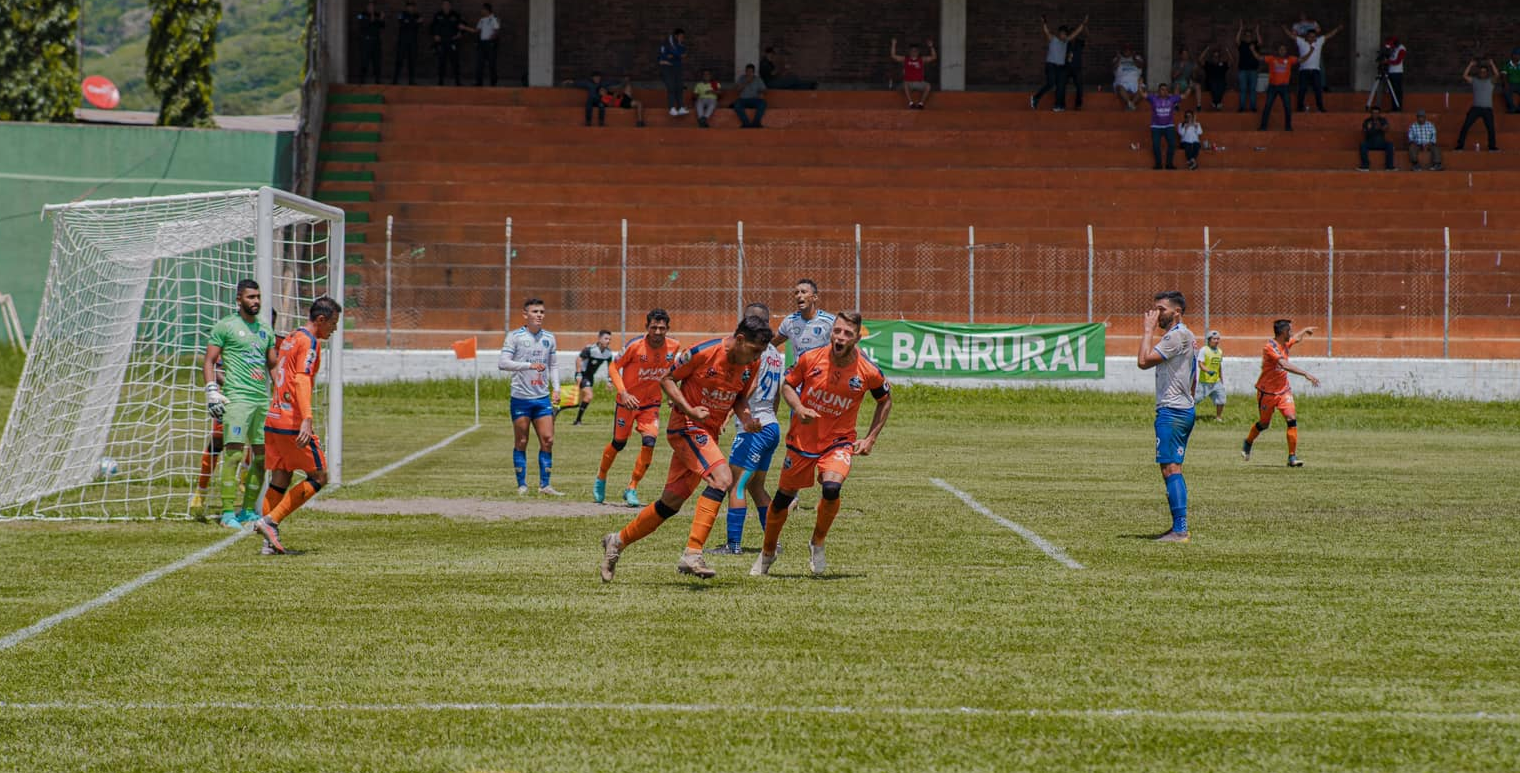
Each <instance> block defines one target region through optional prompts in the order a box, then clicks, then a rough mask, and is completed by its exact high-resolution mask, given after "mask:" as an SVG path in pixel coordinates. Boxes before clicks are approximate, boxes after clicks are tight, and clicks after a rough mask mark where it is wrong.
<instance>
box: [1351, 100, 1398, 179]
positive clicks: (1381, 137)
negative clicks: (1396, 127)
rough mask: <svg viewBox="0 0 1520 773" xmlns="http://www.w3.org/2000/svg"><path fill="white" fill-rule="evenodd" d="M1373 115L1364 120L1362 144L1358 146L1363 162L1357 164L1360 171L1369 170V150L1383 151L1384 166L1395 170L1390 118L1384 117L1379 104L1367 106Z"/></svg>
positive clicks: (1389, 169)
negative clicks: (1390, 138) (1389, 125)
mask: <svg viewBox="0 0 1520 773" xmlns="http://www.w3.org/2000/svg"><path fill="white" fill-rule="evenodd" d="M1367 110H1368V112H1370V113H1372V115H1369V116H1367V120H1365V121H1362V144H1361V145H1360V146H1359V147H1358V148H1357V152H1358V153H1360V154H1361V160H1362V163H1361V164H1360V165H1358V166H1357V168H1356V170H1357V171H1358V172H1365V171H1367V169H1368V167H1369V166H1370V162H1369V161H1368V159H1367V151H1369V150H1381V151H1383V167H1384V168H1385V169H1387V170H1388V171H1390V172H1391V171H1393V170H1394V169H1395V168H1396V167H1394V165H1393V143H1391V142H1389V141H1388V119H1387V118H1384V117H1383V109H1382V108H1380V107H1378V106H1377V105H1373V106H1372V107H1370V108H1367Z"/></svg>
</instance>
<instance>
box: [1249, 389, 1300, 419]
mask: <svg viewBox="0 0 1520 773" xmlns="http://www.w3.org/2000/svg"><path fill="white" fill-rule="evenodd" d="M1256 410H1258V411H1260V412H1261V420H1262V421H1271V420H1272V412H1273V411H1280V412H1281V413H1282V415H1283V418H1286V419H1292V418H1295V417H1296V416H1297V415H1298V409H1297V408H1296V407H1294V405H1293V393H1292V392H1283V393H1282V394H1280V395H1271V394H1267V393H1266V392H1262V391H1260V390H1257V392H1256Z"/></svg>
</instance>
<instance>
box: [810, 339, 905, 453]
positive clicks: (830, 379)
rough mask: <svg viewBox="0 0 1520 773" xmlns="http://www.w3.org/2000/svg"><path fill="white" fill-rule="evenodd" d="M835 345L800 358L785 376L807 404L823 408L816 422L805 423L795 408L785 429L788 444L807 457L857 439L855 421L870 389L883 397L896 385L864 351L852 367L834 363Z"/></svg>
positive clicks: (856, 352)
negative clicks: (789, 423) (889, 381)
mask: <svg viewBox="0 0 1520 773" xmlns="http://www.w3.org/2000/svg"><path fill="white" fill-rule="evenodd" d="M832 355H833V347H831V346H822V347H819V348H817V349H814V350H812V351H810V352H807V353H805V354H803V355H802V356H801V357H798V358H797V362H796V364H794V365H792V369H791V370H790V371H788V372H787V374H786V383H787V384H788V385H789V386H791V388H793V389H795V390H797V394H798V396H800V397H801V398H802V405H803V407H805V408H811V409H813V410H815V411H817V412H818V418H816V419H814V420H813V421H812V423H811V424H803V423H802V422H801V421H800V420H799V419H798V417H797V414H796V413H795V412H794V413H793V414H792V424H791V427H790V428H788V429H787V432H786V447H787V448H788V449H789V450H792V451H795V452H797V453H799V454H802V455H803V456H809V457H817V456H821V455H823V454H824V453H825V452H827V451H828V450H829V449H831V448H836V447H838V446H842V445H848V444H851V443H854V442H855V421H856V416H857V415H858V414H859V413H860V404H861V403H862V402H865V397H866V393H867V392H869V393H871V396H872V397H875V398H876V399H878V400H880V399H882V398H884V397H886V396H887V393H888V392H890V391H891V390H892V386H891V385H890V384H888V383H887V377H886V376H885V375H883V374H882V372H881V368H878V367H876V363H874V362H871V361H870V360H869V359H867V358H866V356H865V355H864V354H861V353H860V350H858V349H857V350H856V351H855V359H854V361H853V362H851V363H849V364H847V365H843V366H840V365H835V364H834V358H833V356H832Z"/></svg>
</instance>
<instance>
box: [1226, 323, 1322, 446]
mask: <svg viewBox="0 0 1520 773" xmlns="http://www.w3.org/2000/svg"><path fill="white" fill-rule="evenodd" d="M1312 335H1314V328H1312V327H1306V328H1304V329H1303V332H1301V333H1299V334H1298V335H1294V334H1293V320H1290V319H1279V320H1276V321H1274V322H1273V323H1272V340H1270V341H1268V342H1267V343H1266V345H1265V346H1263V347H1261V378H1258V379H1256V410H1257V412H1258V413H1259V414H1260V416H1259V417H1258V419H1257V422H1256V423H1255V424H1253V425H1251V431H1250V432H1249V433H1248V434H1247V435H1246V442H1244V443H1242V444H1241V446H1240V455H1241V456H1242V457H1244V458H1245V460H1246V461H1248V462H1249V461H1251V444H1252V443H1255V442H1256V438H1257V436H1258V435H1260V434H1261V433H1263V432H1265V431H1266V429H1267V427H1270V426H1272V412H1273V411H1281V412H1282V415H1283V420H1284V421H1286V422H1288V466H1289V467H1302V466H1304V463H1303V462H1301V461H1299V459H1298V409H1297V408H1295V407H1294V405H1293V385H1292V384H1289V383H1288V374H1289V373H1297V374H1298V375H1300V376H1303V377H1304V378H1306V379H1309V383H1311V384H1313V385H1315V386H1319V379H1317V378H1315V377H1314V376H1311V375H1309V372H1308V371H1305V370H1301V369H1299V368H1298V367H1297V366H1295V365H1293V364H1291V363H1289V362H1288V352H1289V350H1291V349H1292V348H1293V347H1294V346H1295V345H1296V344H1298V342H1299V341H1301V340H1303V339H1305V338H1308V337H1309V336H1312Z"/></svg>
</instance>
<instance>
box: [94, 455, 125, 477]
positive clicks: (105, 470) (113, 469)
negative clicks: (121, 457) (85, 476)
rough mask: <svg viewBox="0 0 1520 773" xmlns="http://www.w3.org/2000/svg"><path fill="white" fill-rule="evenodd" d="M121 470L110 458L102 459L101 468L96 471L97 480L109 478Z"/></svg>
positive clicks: (103, 457) (104, 457)
mask: <svg viewBox="0 0 1520 773" xmlns="http://www.w3.org/2000/svg"><path fill="white" fill-rule="evenodd" d="M118 472H121V470H120V469H119V468H118V467H117V466H116V460H115V459H112V458H111V457H109V456H102V457H100V468H99V469H98V470H96V471H95V477H97V478H109V477H111V476H112V475H115V474H116V473H118Z"/></svg>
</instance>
